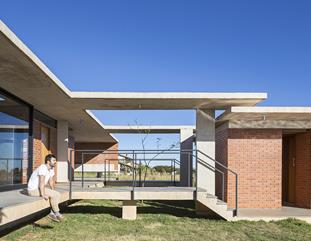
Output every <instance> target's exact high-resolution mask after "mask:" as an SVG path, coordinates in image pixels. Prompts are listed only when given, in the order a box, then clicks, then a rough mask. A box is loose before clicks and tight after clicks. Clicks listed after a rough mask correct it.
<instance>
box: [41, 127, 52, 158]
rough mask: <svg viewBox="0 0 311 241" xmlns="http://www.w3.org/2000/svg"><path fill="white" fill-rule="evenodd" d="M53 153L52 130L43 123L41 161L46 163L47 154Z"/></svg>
mask: <svg viewBox="0 0 311 241" xmlns="http://www.w3.org/2000/svg"><path fill="white" fill-rule="evenodd" d="M50 153H51V148H50V130H49V128H48V127H46V126H43V125H41V163H44V159H45V156H46V155H48V154H50Z"/></svg>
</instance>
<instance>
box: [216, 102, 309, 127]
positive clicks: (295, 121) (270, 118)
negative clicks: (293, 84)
mask: <svg viewBox="0 0 311 241" xmlns="http://www.w3.org/2000/svg"><path fill="white" fill-rule="evenodd" d="M224 123H226V124H227V126H228V127H229V128H257V129H258V128H271V129H296V130H298V129H311V107H257V106H256V107H231V108H229V109H228V110H226V111H225V112H224V113H223V114H222V115H220V116H219V117H218V118H217V126H220V125H222V124H224Z"/></svg>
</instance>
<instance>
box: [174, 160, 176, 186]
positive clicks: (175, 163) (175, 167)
mask: <svg viewBox="0 0 311 241" xmlns="http://www.w3.org/2000/svg"><path fill="white" fill-rule="evenodd" d="M174 186H176V159H174Z"/></svg>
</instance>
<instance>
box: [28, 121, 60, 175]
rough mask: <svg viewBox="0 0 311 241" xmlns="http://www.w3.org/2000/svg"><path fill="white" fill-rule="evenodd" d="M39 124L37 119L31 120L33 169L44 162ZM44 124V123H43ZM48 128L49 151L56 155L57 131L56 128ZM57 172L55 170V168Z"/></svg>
mask: <svg viewBox="0 0 311 241" xmlns="http://www.w3.org/2000/svg"><path fill="white" fill-rule="evenodd" d="M41 125H44V124H42V123H41V122H40V121H38V120H34V121H33V170H34V169H36V168H37V167H38V166H40V165H41V164H42V163H44V160H42V156H41V149H42V142H41ZM45 126H46V125H45ZM48 128H49V130H50V147H49V151H50V152H51V153H52V154H53V155H56V151H57V133H56V128H53V127H48ZM56 173H57V170H56Z"/></svg>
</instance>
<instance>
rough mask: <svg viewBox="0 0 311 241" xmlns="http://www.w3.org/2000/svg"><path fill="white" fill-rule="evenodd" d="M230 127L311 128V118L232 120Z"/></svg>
mask: <svg viewBox="0 0 311 241" xmlns="http://www.w3.org/2000/svg"><path fill="white" fill-rule="evenodd" d="M228 128H247V129H265V128H266V129H267V128H268V129H311V119H310V120H309V121H303V120H230V121H229V124H228Z"/></svg>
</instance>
